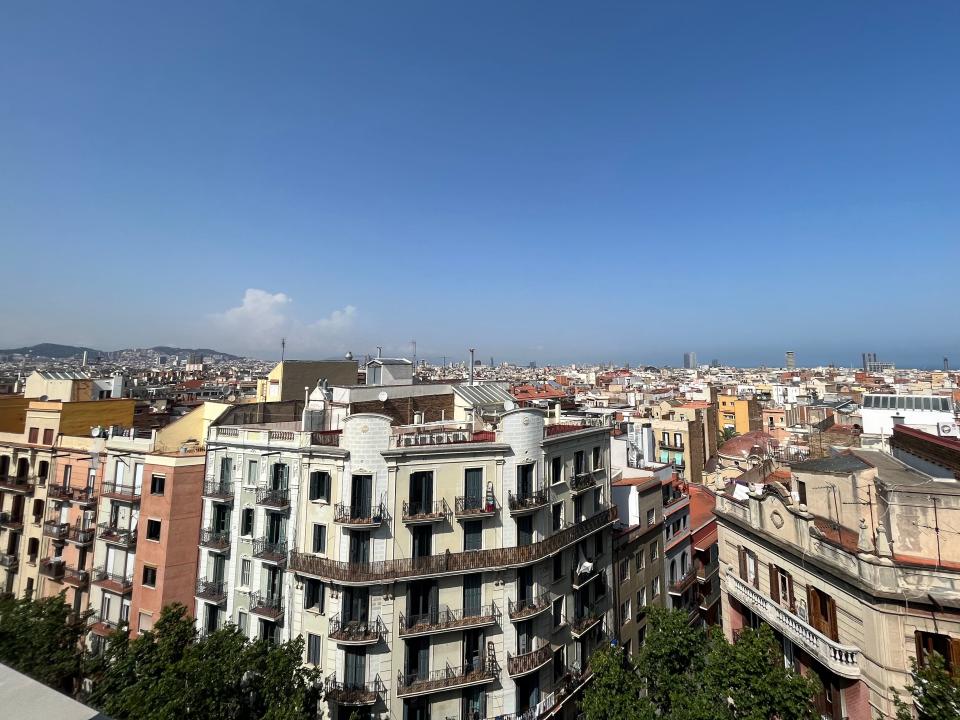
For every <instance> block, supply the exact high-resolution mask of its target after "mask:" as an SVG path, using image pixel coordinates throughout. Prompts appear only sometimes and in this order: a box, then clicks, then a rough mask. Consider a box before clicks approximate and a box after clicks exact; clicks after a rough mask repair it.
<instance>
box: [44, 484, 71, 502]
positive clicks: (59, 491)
mask: <svg viewBox="0 0 960 720" xmlns="http://www.w3.org/2000/svg"><path fill="white" fill-rule="evenodd" d="M47 498H49V499H50V500H62V501H64V502H69V501H70V500H71V499H73V488H72V487H70V486H69V485H48V486H47Z"/></svg>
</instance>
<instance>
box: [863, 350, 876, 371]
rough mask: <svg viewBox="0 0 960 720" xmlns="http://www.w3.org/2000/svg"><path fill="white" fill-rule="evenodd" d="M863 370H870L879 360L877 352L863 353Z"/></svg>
mask: <svg viewBox="0 0 960 720" xmlns="http://www.w3.org/2000/svg"><path fill="white" fill-rule="evenodd" d="M862 358H863V371H864V372H870V365H871V364H872V363H875V362H876V361H877V354H876V353H863V355H862Z"/></svg>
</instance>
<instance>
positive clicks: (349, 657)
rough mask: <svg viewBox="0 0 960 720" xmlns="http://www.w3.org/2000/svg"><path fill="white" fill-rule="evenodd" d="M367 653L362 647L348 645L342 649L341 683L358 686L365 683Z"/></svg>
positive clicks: (352, 686)
mask: <svg viewBox="0 0 960 720" xmlns="http://www.w3.org/2000/svg"><path fill="white" fill-rule="evenodd" d="M366 665H367V653H366V650H363V649H362V648H352V647H348V648H346V649H345V650H344V651H343V683H344V685H346V686H347V687H351V688H360V687H363V686H364V685H365V684H366Z"/></svg>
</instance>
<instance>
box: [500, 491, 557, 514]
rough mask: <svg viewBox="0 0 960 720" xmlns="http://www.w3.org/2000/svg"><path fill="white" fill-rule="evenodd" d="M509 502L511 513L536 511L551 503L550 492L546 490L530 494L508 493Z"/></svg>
mask: <svg viewBox="0 0 960 720" xmlns="http://www.w3.org/2000/svg"><path fill="white" fill-rule="evenodd" d="M507 500H508V503H509V507H510V512H522V511H524V510H534V509H536V508H539V507H543V506H544V505H546V504H547V503H548V502H549V501H550V492H549V491H548V490H547V489H545V488H540V489H537V490H531V491H530V492H529V493H524V494H522V495H520V494H516V495H515V494H514V493H513V492H508V493H507Z"/></svg>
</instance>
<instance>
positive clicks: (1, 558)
mask: <svg viewBox="0 0 960 720" xmlns="http://www.w3.org/2000/svg"><path fill="white" fill-rule="evenodd" d="M19 564H20V559H19V558H18V557H17V556H16V555H15V554H14V553H3V554H2V555H0V567H2V568H6V569H7V570H8V571H9V572H16V571H17V566H18V565H19Z"/></svg>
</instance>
